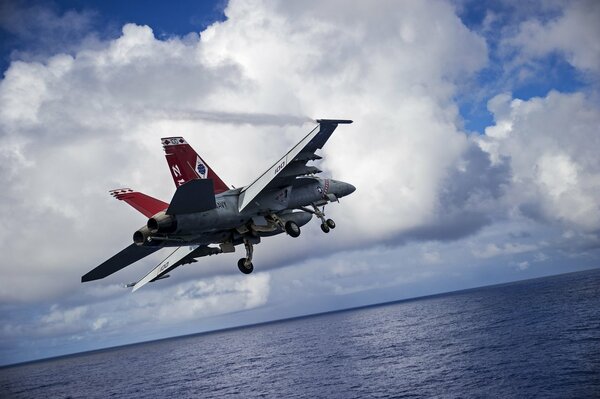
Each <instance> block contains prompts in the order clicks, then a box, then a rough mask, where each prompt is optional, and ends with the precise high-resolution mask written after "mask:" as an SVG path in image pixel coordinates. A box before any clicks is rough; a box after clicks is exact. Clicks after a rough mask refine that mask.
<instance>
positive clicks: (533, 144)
mask: <svg viewBox="0 0 600 399" xmlns="http://www.w3.org/2000/svg"><path fill="white" fill-rule="evenodd" d="M489 109H490V111H491V112H492V113H493V114H494V118H495V124H494V125H493V126H490V127H488V128H487V129H486V135H485V136H482V137H481V138H480V139H479V142H480V144H481V146H482V148H485V149H486V150H487V151H489V153H490V154H491V156H492V159H493V160H494V161H495V162H496V163H502V162H507V161H506V160H505V161H502V160H501V157H509V158H510V167H511V170H512V174H513V175H512V181H511V185H510V197H511V198H510V201H511V205H512V206H515V207H517V208H518V209H519V210H520V212H521V213H523V214H524V215H526V216H528V217H531V218H534V219H537V220H542V221H546V222H552V223H559V224H561V225H563V226H564V227H565V228H570V227H573V228H576V229H578V230H583V231H587V232H594V231H598V230H600V204H599V202H598V198H600V197H599V195H600V161H599V160H598V157H597V154H596V152H597V151H596V148H600V138H599V136H598V134H597V127H598V126H599V125H600V112H599V108H598V106H597V104H595V103H594V102H593V101H592V100H590V99H588V98H587V97H586V96H585V95H584V94H582V93H574V94H564V93H558V92H551V93H549V94H548V95H547V96H546V97H543V98H532V99H530V100H528V101H523V100H520V99H513V98H512V97H511V96H510V95H508V94H500V95H498V96H496V97H494V98H493V99H492V100H490V102H489Z"/></svg>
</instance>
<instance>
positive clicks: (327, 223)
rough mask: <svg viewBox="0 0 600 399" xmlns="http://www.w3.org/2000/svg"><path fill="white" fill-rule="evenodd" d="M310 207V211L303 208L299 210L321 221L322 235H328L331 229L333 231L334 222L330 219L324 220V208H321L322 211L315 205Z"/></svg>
mask: <svg viewBox="0 0 600 399" xmlns="http://www.w3.org/2000/svg"><path fill="white" fill-rule="evenodd" d="M312 207H313V209H312V210H311V209H308V208H304V207H302V208H300V209H301V210H303V211H304V212H308V213H312V214H313V215H315V216H316V217H318V218H319V219H321V230H322V231H323V233H329V232H330V231H331V230H332V229H335V222H334V221H333V220H332V219H325V207H323V209H319V208H317V206H316V205H315V204H313V205H312Z"/></svg>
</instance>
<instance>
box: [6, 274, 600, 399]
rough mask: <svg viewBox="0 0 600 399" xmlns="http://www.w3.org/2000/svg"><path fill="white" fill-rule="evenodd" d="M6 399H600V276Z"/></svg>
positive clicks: (310, 320) (275, 329) (52, 367)
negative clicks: (486, 398)
mask: <svg viewBox="0 0 600 399" xmlns="http://www.w3.org/2000/svg"><path fill="white" fill-rule="evenodd" d="M0 396H1V397H2V398H5V397H9V398H44V397H48V398H109V397H117V398H139V397H153V398H154V397H171V398H225V397H232V396H237V397H241V398H247V397H274V398H313V397H321V398H402V397H449V398H458V397H498V398H594V397H595V398H599V397H600V269H595V270H591V271H585V272H578V273H572V274H565V275H560V276H553V277H545V278H541V279H535V280H527V281H521V282H515V283H509V284H503V285H497V286H491V287H483V288H477V289H472V290H467V291H461V292H454V293H449V294H441V295H436V296H431V297H426V298H418V299H414V300H407V301H402V302H396V303H390V304H385V305H380V306H372V307H367V308H361V309H354V310H348V311H341V312H335V313H328V314H323V315H318V316H310V317H304V318H299V319H293V320H287V321H281V322H273V323H269V324H263V325H256V326H251V327H244V328H239V329H234V330H228V331H221V332H214V333H208V334H201V335H194V336H187V337H181V338H173V339H168V340H162V341H156V342H149V343H143V344H138V345H133V346H127V347H120V348H114V349H107V350H103V351H100V352H93V353H84V354H79V355H76V356H70V357H63V358H57V359H50V360H44V361H39V362H35V363H29V364H24V365H17V366H11V367H5V368H2V369H0Z"/></svg>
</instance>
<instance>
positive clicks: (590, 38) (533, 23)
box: [508, 0, 600, 74]
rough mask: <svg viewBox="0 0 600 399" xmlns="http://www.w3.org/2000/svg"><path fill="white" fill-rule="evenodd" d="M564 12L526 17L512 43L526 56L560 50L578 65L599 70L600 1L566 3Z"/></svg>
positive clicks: (583, 0)
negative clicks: (547, 15)
mask: <svg viewBox="0 0 600 399" xmlns="http://www.w3.org/2000/svg"><path fill="white" fill-rule="evenodd" d="M561 11H562V12H561V13H560V14H559V15H558V16H556V17H555V18H552V19H550V20H548V21H544V20H539V19H537V18H530V19H527V20H526V21H523V22H522V23H521V24H520V26H519V28H518V31H517V33H516V35H515V36H514V37H512V38H511V39H510V41H509V42H508V43H509V44H511V45H513V46H515V47H518V48H519V49H520V54H521V56H523V57H529V58H541V57H544V56H546V55H549V54H552V53H555V52H559V53H561V54H563V55H564V56H565V58H566V60H567V61H568V62H569V63H570V64H571V65H573V66H574V67H575V68H577V69H579V70H581V71H583V72H591V73H594V74H598V73H600V45H599V44H598V40H596V38H597V37H600V26H598V23H597V21H598V19H600V4H599V3H598V2H597V1H594V0H576V1H570V2H567V3H566V4H565V7H564V8H563V9H562V10H561Z"/></svg>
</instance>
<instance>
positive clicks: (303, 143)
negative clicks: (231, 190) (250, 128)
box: [238, 119, 352, 212]
mask: <svg viewBox="0 0 600 399" xmlns="http://www.w3.org/2000/svg"><path fill="white" fill-rule="evenodd" d="M317 122H318V123H319V126H317V127H315V128H314V129H313V130H312V131H311V132H310V133H308V134H307V135H306V136H305V137H304V138H303V139H302V140H300V142H299V143H298V144H296V145H295V146H294V148H292V149H291V150H290V151H288V152H287V154H285V155H284V156H283V157H281V159H279V160H278V161H277V162H275V164H274V165H273V166H271V167H270V168H269V169H268V170H267V171H266V172H264V173H263V174H262V175H260V177H259V178H258V179H256V180H255V181H254V182H252V183H251V184H250V185H248V186H246V187H244V189H243V190H242V191H241V193H240V199H239V203H238V208H239V211H240V212H241V211H243V210H244V209H245V208H246V207H247V206H248V205H250V204H251V203H252V200H254V198H256V197H257V196H258V195H259V194H260V193H261V192H263V191H264V190H269V189H272V188H277V187H283V186H286V185H289V184H290V182H291V181H292V180H294V179H295V178H296V177H298V176H304V175H309V174H313V173H319V172H321V170H319V169H318V168H316V167H314V166H306V163H307V162H308V161H314V160H317V159H321V157H320V156H318V155H317V154H315V152H316V151H317V150H318V149H320V148H323V146H324V145H325V143H326V142H327V140H329V137H330V136H331V134H332V133H333V131H334V130H335V129H336V128H337V126H338V124H346V123H352V121H350V120H343V119H319V120H317Z"/></svg>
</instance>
